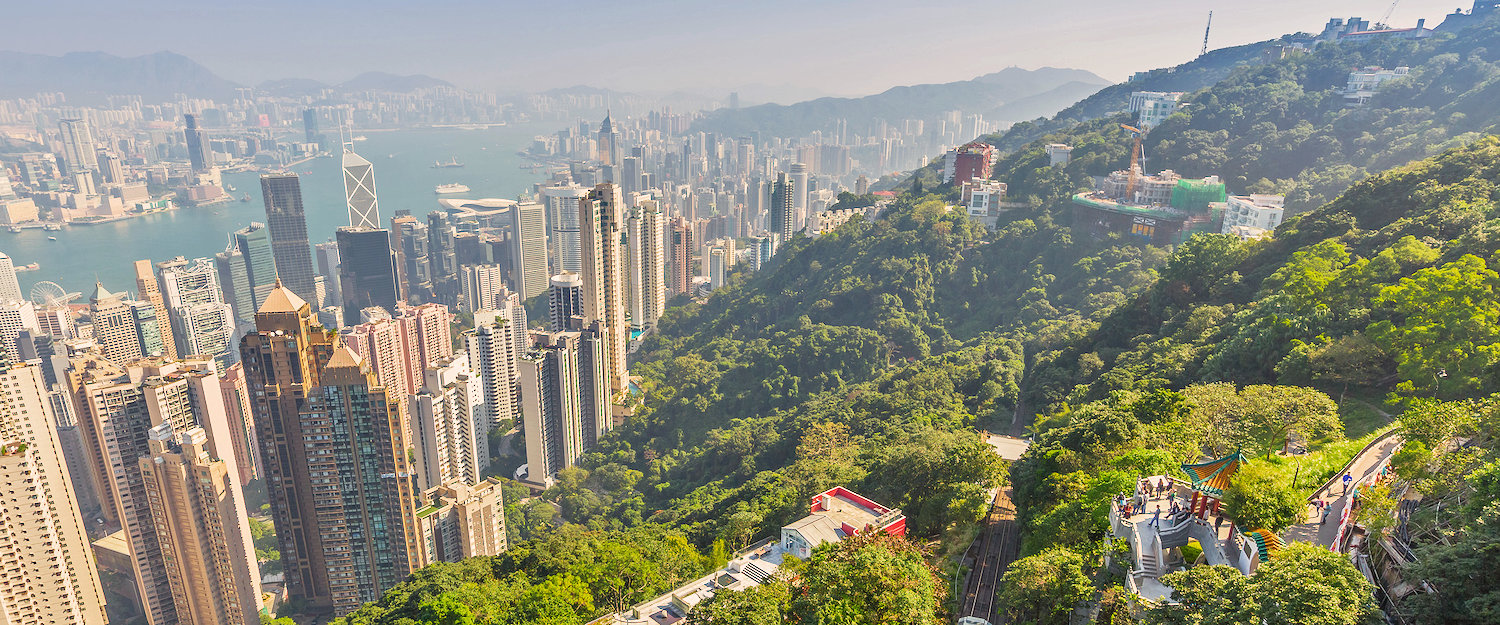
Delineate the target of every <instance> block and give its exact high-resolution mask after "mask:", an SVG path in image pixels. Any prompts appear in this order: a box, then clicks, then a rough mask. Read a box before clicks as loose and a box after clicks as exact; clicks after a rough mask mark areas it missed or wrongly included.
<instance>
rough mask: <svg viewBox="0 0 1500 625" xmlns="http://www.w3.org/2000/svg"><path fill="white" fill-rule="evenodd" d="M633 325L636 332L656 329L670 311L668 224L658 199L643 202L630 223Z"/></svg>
mask: <svg viewBox="0 0 1500 625" xmlns="http://www.w3.org/2000/svg"><path fill="white" fill-rule="evenodd" d="M628 230H629V237H630V238H629V253H630V278H631V280H632V281H633V282H631V285H630V323H631V326H632V329H633V330H636V331H647V330H654V329H655V328H656V320H657V319H660V318H661V315H662V313H663V312H665V311H666V308H667V287H666V277H667V268H666V245H665V242H666V221H665V219H664V216H663V214H662V211H661V208H660V206H658V205H657V203H656V201H655V200H642V201H641V202H640V205H639V206H637V207H635V208H634V209H631V213H630V220H629V227H628Z"/></svg>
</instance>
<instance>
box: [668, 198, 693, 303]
mask: <svg viewBox="0 0 1500 625" xmlns="http://www.w3.org/2000/svg"><path fill="white" fill-rule="evenodd" d="M669 237H670V239H669V242H670V244H671V250H672V265H671V268H670V272H671V274H670V275H671V278H670V280H668V282H669V284H668V286H669V287H671V289H672V294H673V295H680V294H683V293H688V292H691V291H692V288H693V225H692V224H690V223H688V222H687V220H685V219H683V218H682V217H673V218H672V223H671V225H670V232H669Z"/></svg>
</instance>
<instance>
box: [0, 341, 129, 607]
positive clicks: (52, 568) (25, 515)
mask: <svg viewBox="0 0 1500 625" xmlns="http://www.w3.org/2000/svg"><path fill="white" fill-rule="evenodd" d="M0 397H3V398H4V401H0V484H5V485H6V486H7V488H5V489H0V518H3V519H4V526H5V529H4V532H3V534H4V536H5V538H6V540H3V541H0V558H3V561H4V562H5V566H3V567H0V614H4V615H5V616H4V619H5V622H7V623H18V624H25V625H50V624H53V623H56V624H59V625H63V624H68V625H103V623H104V622H105V617H104V593H103V591H102V590H101V589H100V586H99V574H98V572H97V569H96V568H95V566H94V557H93V551H92V550H91V549H90V547H89V542H88V538H87V532H86V530H85V527H84V522H83V517H82V515H81V514H79V509H78V502H77V498H76V497H75V491H74V489H73V480H72V479H71V476H70V472H69V470H68V469H69V465H68V464H67V463H66V462H64V458H65V457H64V454H63V448H62V441H61V439H60V438H59V434H58V431H57V429H56V426H57V422H56V419H55V416H54V413H53V411H52V407H51V402H49V401H48V397H47V387H46V382H45V381H44V380H43V376H42V371H41V367H37V366H32V365H9V366H4V367H0ZM70 458H71V456H70ZM84 477H85V478H87V477H89V476H84Z"/></svg>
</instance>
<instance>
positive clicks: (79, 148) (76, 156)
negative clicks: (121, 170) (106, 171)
mask: <svg viewBox="0 0 1500 625" xmlns="http://www.w3.org/2000/svg"><path fill="white" fill-rule="evenodd" d="M57 129H58V130H59V131H60V132H61V134H62V144H63V151H62V154H61V156H62V165H63V174H65V175H69V176H71V175H73V174H76V173H80V172H94V171H98V170H99V153H98V152H96V151H95V147H94V133H93V131H92V130H90V129H89V122H88V120H85V119H64V120H62V121H59V122H58V123H57Z"/></svg>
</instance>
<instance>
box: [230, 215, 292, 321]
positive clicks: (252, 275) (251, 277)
mask: <svg viewBox="0 0 1500 625" xmlns="http://www.w3.org/2000/svg"><path fill="white" fill-rule="evenodd" d="M232 236H233V240H234V247H235V249H236V250H237V251H238V252H239V262H240V264H241V265H242V266H243V271H244V275H245V277H244V280H245V286H246V289H247V290H248V297H245V298H243V299H244V300H245V301H244V302H243V307H242V304H241V302H240V301H238V300H239V299H241V297H240V296H239V295H238V294H236V296H235V299H234V300H231V301H230V302H229V303H230V304H232V305H234V306H235V312H237V313H240V318H241V320H242V321H253V320H254V319H255V311H256V310H257V309H259V308H260V305H261V303H263V302H265V301H266V296H267V295H269V294H270V293H271V289H273V288H275V287H276V280H277V278H278V275H279V274H278V270H277V266H278V265H277V262H276V251H275V246H274V244H273V243H272V242H271V230H270V229H269V228H266V225H265V224H262V223H255V222H251V224H250V225H249V226H247V227H245V228H241V229H239V230H236V231H235V232H234V234H233V235H232ZM231 256H232V255H231ZM216 259H217V257H216ZM229 273H230V275H229V278H230V279H232V280H238V279H239V275H238V273H239V272H237V271H235V270H233V269H232V268H231V270H230V272H229ZM224 274H225V272H224V269H223V267H222V266H221V268H220V270H219V284H220V286H221V287H223V285H225V284H228V282H226V281H225V279H224V278H225V275H224ZM223 288H225V289H226V294H227V293H228V291H227V288H228V287H223ZM235 288H236V290H238V289H239V285H238V284H236V285H235Z"/></svg>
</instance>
